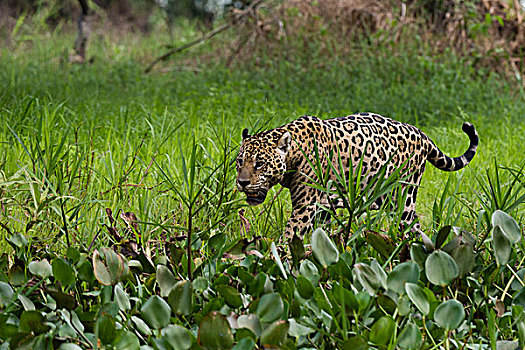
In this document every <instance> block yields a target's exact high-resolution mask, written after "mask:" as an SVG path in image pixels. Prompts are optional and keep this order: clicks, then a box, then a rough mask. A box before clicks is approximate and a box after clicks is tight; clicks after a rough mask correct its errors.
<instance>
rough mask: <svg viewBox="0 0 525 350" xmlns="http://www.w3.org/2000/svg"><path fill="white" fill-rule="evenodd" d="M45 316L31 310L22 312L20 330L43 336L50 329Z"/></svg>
mask: <svg viewBox="0 0 525 350" xmlns="http://www.w3.org/2000/svg"><path fill="white" fill-rule="evenodd" d="M44 321H45V320H44V316H42V314H41V313H40V311H36V310H30V311H24V312H22V315H21V316H20V324H19V326H18V327H19V329H20V331H21V332H24V333H31V332H33V333H35V334H41V333H44V332H47V331H48V330H49V329H50V327H49V326H48V325H46V324H45V323H44Z"/></svg>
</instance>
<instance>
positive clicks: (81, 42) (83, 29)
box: [69, 0, 91, 63]
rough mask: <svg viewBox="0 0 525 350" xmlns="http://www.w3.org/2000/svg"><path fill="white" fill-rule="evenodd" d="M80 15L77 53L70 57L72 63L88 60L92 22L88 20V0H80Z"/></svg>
mask: <svg viewBox="0 0 525 350" xmlns="http://www.w3.org/2000/svg"><path fill="white" fill-rule="evenodd" d="M78 2H79V3H80V8H81V11H80V15H79V17H78V34H77V38H76V40H75V54H74V55H73V56H72V57H70V58H69V61H70V62H71V63H84V62H85V60H86V46H87V42H88V39H89V34H90V33H91V24H90V23H89V20H88V15H89V6H88V3H87V0H78Z"/></svg>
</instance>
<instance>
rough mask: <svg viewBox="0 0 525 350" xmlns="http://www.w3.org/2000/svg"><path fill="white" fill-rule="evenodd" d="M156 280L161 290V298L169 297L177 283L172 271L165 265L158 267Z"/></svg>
mask: <svg viewBox="0 0 525 350" xmlns="http://www.w3.org/2000/svg"><path fill="white" fill-rule="evenodd" d="M155 278H156V279H157V283H158V285H159V288H160V296H161V297H167V296H168V294H170V290H171V288H172V287H173V286H174V285H175V283H177V280H176V279H175V277H174V276H173V274H172V273H171V271H170V270H169V269H168V268H167V267H166V266H164V265H158V266H157V272H156V273H155Z"/></svg>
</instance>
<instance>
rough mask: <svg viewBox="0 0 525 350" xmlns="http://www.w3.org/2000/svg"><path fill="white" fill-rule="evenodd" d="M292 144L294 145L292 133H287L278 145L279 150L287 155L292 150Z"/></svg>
mask: <svg viewBox="0 0 525 350" xmlns="http://www.w3.org/2000/svg"><path fill="white" fill-rule="evenodd" d="M291 143H292V135H290V133H289V132H288V131H287V132H285V133H284V134H283V135H282V136H281V138H280V139H279V142H278V143H277V148H278V149H279V151H281V152H283V153H284V154H286V153H288V151H289V150H290V144H291Z"/></svg>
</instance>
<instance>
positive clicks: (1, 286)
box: [0, 281, 14, 306]
mask: <svg viewBox="0 0 525 350" xmlns="http://www.w3.org/2000/svg"><path fill="white" fill-rule="evenodd" d="M13 295H14V291H13V288H12V287H11V286H10V285H9V284H8V283H5V282H2V281H0V306H6V305H7V303H8V302H9V301H10V300H11V299H12V298H13Z"/></svg>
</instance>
